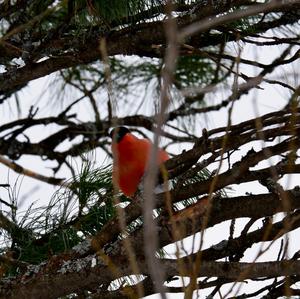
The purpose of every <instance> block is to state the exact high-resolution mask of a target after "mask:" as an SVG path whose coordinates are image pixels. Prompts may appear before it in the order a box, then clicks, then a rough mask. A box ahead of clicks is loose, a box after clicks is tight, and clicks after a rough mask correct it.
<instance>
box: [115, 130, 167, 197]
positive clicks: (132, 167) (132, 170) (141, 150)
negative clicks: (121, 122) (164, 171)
mask: <svg viewBox="0 0 300 299" xmlns="http://www.w3.org/2000/svg"><path fill="white" fill-rule="evenodd" d="M151 146H152V143H151V142H150V141H149V140H147V139H139V138H137V137H135V136H134V135H133V134H131V133H127V134H126V135H125V136H124V137H123V138H122V139H121V140H120V142H118V143H114V142H113V144H112V152H113V158H114V163H113V181H114V182H115V183H117V185H118V186H119V188H120V189H121V190H122V192H123V193H124V194H125V195H127V196H133V195H134V193H135V192H136V191H137V188H138V185H139V183H140V181H141V178H142V177H143V175H144V173H145V169H146V167H147V163H148V159H149V155H150V151H151ZM168 159H169V155H168V154H167V152H165V151H164V150H162V149H159V152H158V157H157V163H158V165H160V164H162V163H163V162H164V161H166V160H168Z"/></svg>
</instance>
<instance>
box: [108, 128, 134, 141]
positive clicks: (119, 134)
mask: <svg viewBox="0 0 300 299" xmlns="http://www.w3.org/2000/svg"><path fill="white" fill-rule="evenodd" d="M127 133H130V131H129V129H127V128H126V127H116V128H114V129H112V130H111V131H110V133H109V136H110V138H111V139H112V140H113V141H116V142H117V143H119V142H120V141H121V140H122V138H123V137H124V136H125V135H126V134H127ZM114 139H115V140H114Z"/></svg>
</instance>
